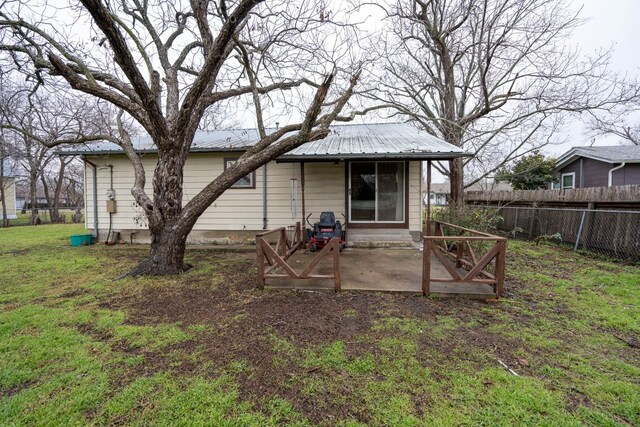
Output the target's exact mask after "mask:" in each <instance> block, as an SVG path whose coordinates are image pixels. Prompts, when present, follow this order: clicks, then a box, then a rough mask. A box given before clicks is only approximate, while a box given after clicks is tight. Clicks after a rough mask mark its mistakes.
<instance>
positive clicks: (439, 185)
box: [422, 182, 451, 206]
mask: <svg viewBox="0 0 640 427" xmlns="http://www.w3.org/2000/svg"><path fill="white" fill-rule="evenodd" d="M422 185H423V187H422V188H423V189H424V197H423V203H424V205H425V206H426V205H427V203H428V200H427V185H426V184H425V183H423V184H422ZM450 195H451V185H450V184H449V183H448V182H435V183H433V184H431V193H430V198H431V204H432V205H433V206H446V205H447V200H448V199H449V196H450Z"/></svg>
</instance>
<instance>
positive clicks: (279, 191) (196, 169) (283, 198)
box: [85, 153, 421, 238]
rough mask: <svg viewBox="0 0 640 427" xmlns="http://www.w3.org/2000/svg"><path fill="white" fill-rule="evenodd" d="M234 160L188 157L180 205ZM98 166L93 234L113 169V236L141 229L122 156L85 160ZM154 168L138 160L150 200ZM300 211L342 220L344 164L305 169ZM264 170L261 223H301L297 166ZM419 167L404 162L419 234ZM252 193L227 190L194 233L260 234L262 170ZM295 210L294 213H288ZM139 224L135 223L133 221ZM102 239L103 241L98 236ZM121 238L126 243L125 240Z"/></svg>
mask: <svg viewBox="0 0 640 427" xmlns="http://www.w3.org/2000/svg"><path fill="white" fill-rule="evenodd" d="M237 155H238V154H236V155H234V154H222V153H221V154H205V153H197V154H192V155H191V156H190V157H189V159H188V160H187V163H186V165H185V174H184V203H185V204H186V203H188V201H189V200H191V198H193V197H194V196H195V195H196V194H197V193H198V192H199V191H200V190H202V188H203V187H204V186H205V185H206V184H208V183H209V182H210V181H211V180H212V179H213V178H215V177H216V176H218V175H219V174H220V173H221V172H222V171H223V170H224V158H229V157H237ZM88 160H89V161H91V162H92V163H95V164H96V165H97V166H98V170H97V178H98V188H97V200H98V220H99V225H98V228H99V229H100V230H106V229H108V228H109V214H108V213H107V211H106V201H107V190H109V189H110V183H109V181H110V170H109V165H111V167H112V168H113V189H114V190H115V192H116V201H117V213H115V214H113V216H112V221H113V223H112V228H113V230H115V231H122V230H135V229H140V228H146V226H145V225H144V224H143V222H144V216H143V214H142V211H141V210H140V208H137V207H136V206H135V203H134V200H133V196H132V195H131V186H132V184H133V167H132V166H131V164H130V163H129V161H128V160H127V159H126V157H124V156H101V157H91V158H88ZM155 164H156V157H155V155H147V156H145V157H144V158H143V165H144V167H145V170H146V173H147V184H146V190H147V192H148V194H149V195H150V196H152V192H153V191H152V176H153V171H154V168H155ZM304 168H305V210H306V214H307V215H308V214H312V216H311V218H310V221H311V222H312V223H313V222H314V221H317V220H318V219H319V216H320V213H321V212H323V211H333V212H335V213H336V218H337V219H340V220H342V214H345V215H346V214H347V212H346V208H345V164H344V162H340V163H339V164H337V165H336V164H334V163H333V162H325V163H305V166H304ZM266 169H267V217H268V224H267V227H268V228H269V229H273V228H276V227H280V226H286V225H292V224H294V223H295V222H296V221H303V220H304V218H302V182H301V176H300V164H299V163H276V162H271V163H269V164H268V165H266ZM420 169H421V165H420V162H409V212H408V214H409V228H410V230H412V231H420V215H421V206H420V200H421V199H420V195H421V192H420V190H421V189H420V185H421V170H420ZM92 179H93V177H92V168H91V167H90V166H87V167H86V168H85V195H86V196H85V206H86V209H85V211H86V215H85V218H86V225H87V228H89V229H92V228H93V184H92ZM292 180H295V182H296V186H297V192H296V197H297V203H296V206H292V201H291V182H292ZM255 184H256V186H255V188H253V189H244V188H243V189H240V188H231V189H229V190H227V191H226V192H225V193H224V194H223V195H222V196H220V198H219V199H218V200H216V201H215V202H214V203H213V204H212V205H211V206H210V207H209V208H208V209H207V210H206V211H205V213H204V214H203V215H202V216H201V217H200V219H199V220H198V222H197V223H196V225H195V226H194V230H195V231H208V230H217V231H224V230H229V231H231V230H233V231H242V230H262V228H263V206H262V193H263V188H262V185H263V168H262V167H261V168H259V169H258V170H256V176H255ZM292 207H295V211H292ZM135 217H138V218H141V219H142V223H137V222H136V221H135V220H134V218H135ZM102 237H104V236H102ZM125 238H126V237H125Z"/></svg>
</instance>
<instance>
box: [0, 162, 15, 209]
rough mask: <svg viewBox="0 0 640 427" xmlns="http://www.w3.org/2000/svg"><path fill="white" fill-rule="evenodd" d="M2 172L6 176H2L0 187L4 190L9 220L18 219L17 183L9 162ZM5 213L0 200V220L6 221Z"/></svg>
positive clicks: (5, 164)
mask: <svg viewBox="0 0 640 427" xmlns="http://www.w3.org/2000/svg"><path fill="white" fill-rule="evenodd" d="M2 171H3V174H2V175H4V176H0V185H2V187H3V188H4V198H5V203H6V204H7V206H6V208H7V209H6V211H7V218H8V219H16V181H15V176H14V173H13V169H12V168H11V167H10V165H9V162H6V161H5V163H4V167H3V168H2ZM3 212H4V209H3V206H2V200H0V219H4V214H3Z"/></svg>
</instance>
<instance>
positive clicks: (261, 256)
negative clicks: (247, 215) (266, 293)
mask: <svg viewBox="0 0 640 427" xmlns="http://www.w3.org/2000/svg"><path fill="white" fill-rule="evenodd" d="M256 251H257V258H258V288H260V289H264V252H263V251H262V237H258V238H256Z"/></svg>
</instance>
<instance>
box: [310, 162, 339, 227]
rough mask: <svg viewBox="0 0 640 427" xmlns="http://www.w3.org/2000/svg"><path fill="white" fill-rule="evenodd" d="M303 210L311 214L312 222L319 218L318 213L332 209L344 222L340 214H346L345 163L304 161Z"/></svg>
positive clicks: (337, 217)
mask: <svg viewBox="0 0 640 427" xmlns="http://www.w3.org/2000/svg"><path fill="white" fill-rule="evenodd" d="M304 176H305V180H304V181H305V188H304V194H305V210H306V213H307V215H309V214H313V215H311V218H309V221H310V222H311V223H312V224H313V223H314V222H316V221H319V220H320V214H321V213H322V212H325V211H332V212H334V213H335V214H336V219H337V220H339V221H341V222H344V218H342V215H343V214H344V215H345V216H347V211H346V207H345V194H344V193H345V164H344V163H338V165H335V164H334V163H333V162H328V163H305V165H304Z"/></svg>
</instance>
